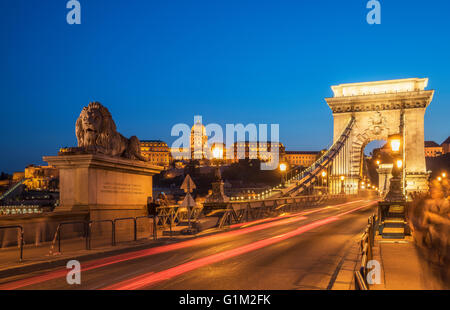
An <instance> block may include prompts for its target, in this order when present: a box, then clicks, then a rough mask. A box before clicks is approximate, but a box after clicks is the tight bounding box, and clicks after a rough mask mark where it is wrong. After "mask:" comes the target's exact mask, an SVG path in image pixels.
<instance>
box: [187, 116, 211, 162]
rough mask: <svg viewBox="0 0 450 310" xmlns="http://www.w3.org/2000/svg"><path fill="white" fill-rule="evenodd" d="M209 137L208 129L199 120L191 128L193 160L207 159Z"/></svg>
mask: <svg viewBox="0 0 450 310" xmlns="http://www.w3.org/2000/svg"><path fill="white" fill-rule="evenodd" d="M207 150H208V136H207V135H206V128H205V126H203V124H202V123H201V121H200V120H198V121H197V122H196V123H195V124H194V126H192V128H191V158H192V159H200V160H201V159H205V158H207Z"/></svg>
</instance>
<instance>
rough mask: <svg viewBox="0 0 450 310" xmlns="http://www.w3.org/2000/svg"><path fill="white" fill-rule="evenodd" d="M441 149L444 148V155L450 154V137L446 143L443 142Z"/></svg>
mask: <svg viewBox="0 0 450 310" xmlns="http://www.w3.org/2000/svg"><path fill="white" fill-rule="evenodd" d="M441 147H442V154H447V153H450V137H448V138H447V139H446V140H445V141H444V142H442V144H441Z"/></svg>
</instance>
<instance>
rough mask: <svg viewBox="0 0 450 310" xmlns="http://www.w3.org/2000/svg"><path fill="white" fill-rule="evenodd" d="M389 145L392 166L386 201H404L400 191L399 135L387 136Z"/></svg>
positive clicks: (401, 163) (400, 139)
mask: <svg viewBox="0 0 450 310" xmlns="http://www.w3.org/2000/svg"><path fill="white" fill-rule="evenodd" d="M389 145H390V146H391V150H392V155H393V161H394V166H393V168H392V178H391V182H390V186H389V192H388V194H387V195H386V201H398V202H401V201H404V200H405V197H404V195H403V190H402V170H403V160H402V152H401V146H402V137H401V135H399V134H396V135H391V136H389Z"/></svg>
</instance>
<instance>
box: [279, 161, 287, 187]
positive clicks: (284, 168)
mask: <svg viewBox="0 0 450 310" xmlns="http://www.w3.org/2000/svg"><path fill="white" fill-rule="evenodd" d="M286 169H287V165H286V164H285V163H281V164H280V172H281V186H282V187H283V188H284V176H285V172H286Z"/></svg>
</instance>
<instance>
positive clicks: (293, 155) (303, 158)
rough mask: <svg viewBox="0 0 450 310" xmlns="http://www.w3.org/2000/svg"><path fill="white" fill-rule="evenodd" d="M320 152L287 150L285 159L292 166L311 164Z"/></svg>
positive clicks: (307, 165)
mask: <svg viewBox="0 0 450 310" xmlns="http://www.w3.org/2000/svg"><path fill="white" fill-rule="evenodd" d="M319 154H320V152H314V151H312V152H308V151H286V154H285V156H284V158H285V161H286V162H287V163H288V164H289V165H290V166H291V167H295V166H302V167H309V166H311V165H312V164H313V163H314V162H315V161H316V160H317V158H318V156H319Z"/></svg>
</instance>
